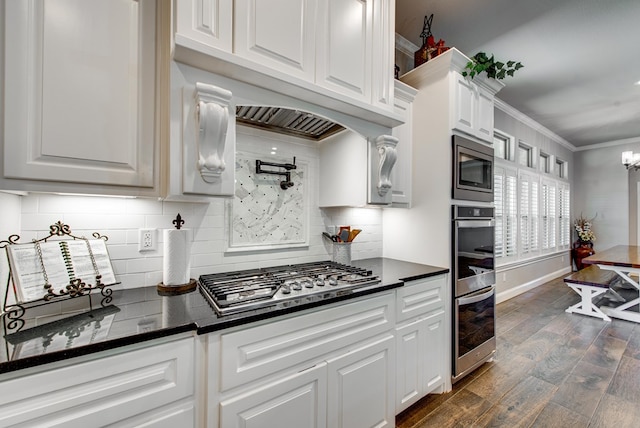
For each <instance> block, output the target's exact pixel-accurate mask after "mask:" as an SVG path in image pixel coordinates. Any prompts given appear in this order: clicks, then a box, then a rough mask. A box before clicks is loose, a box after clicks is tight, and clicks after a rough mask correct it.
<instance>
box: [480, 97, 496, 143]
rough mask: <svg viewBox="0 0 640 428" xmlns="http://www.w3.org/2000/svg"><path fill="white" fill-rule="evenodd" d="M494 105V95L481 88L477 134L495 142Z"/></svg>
mask: <svg viewBox="0 0 640 428" xmlns="http://www.w3.org/2000/svg"><path fill="white" fill-rule="evenodd" d="M493 105H494V97H493V95H491V93H489V92H487V91H485V90H483V89H482V88H479V90H478V114H477V118H478V120H477V122H478V123H477V125H476V136H477V137H478V138H481V139H483V140H485V141H488V142H493Z"/></svg>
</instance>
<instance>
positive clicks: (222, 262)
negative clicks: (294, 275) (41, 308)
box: [0, 130, 382, 293]
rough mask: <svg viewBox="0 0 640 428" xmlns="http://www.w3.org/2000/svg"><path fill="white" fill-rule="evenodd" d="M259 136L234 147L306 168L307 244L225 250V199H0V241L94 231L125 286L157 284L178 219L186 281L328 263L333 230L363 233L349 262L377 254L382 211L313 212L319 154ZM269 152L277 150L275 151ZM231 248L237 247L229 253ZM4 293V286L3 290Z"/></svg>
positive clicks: (304, 145) (0, 273) (2, 270)
mask: <svg viewBox="0 0 640 428" xmlns="http://www.w3.org/2000/svg"><path fill="white" fill-rule="evenodd" d="M256 132H258V131H255V132H254V131H253V130H250V131H246V134H247V135H249V137H245V136H242V135H240V134H239V136H238V149H242V150H244V151H249V152H253V153H256V154H262V153H264V154H265V155H270V156H271V157H272V158H273V157H274V155H275V154H274V152H275V153H277V156H280V157H282V158H284V159H289V158H290V157H291V156H296V157H298V158H299V159H301V160H302V161H303V162H305V163H306V165H307V166H308V181H307V183H308V188H309V194H308V195H307V198H306V200H307V201H308V202H307V203H308V204H309V207H308V233H309V239H308V245H305V246H301V247H293V248H284V247H283V248H268V249H255V248H251V249H250V250H246V251H228V250H229V248H228V246H229V236H230V235H229V233H230V232H229V230H230V227H231V226H230V223H231V222H230V218H229V216H230V211H229V205H230V199H225V198H211V199H210V200H209V201H208V202H193V203H188V202H169V201H159V200H154V199H127V198H112V197H93V196H62V195H52V194H35V193H34V194H29V195H25V196H19V195H13V194H3V193H0V202H1V203H2V204H1V205H2V214H1V217H2V219H1V221H0V224H1V225H2V226H0V233H2V235H0V240H5V239H7V238H8V236H9V235H10V234H18V235H20V241H19V242H20V243H28V242H30V241H31V240H32V239H33V238H42V237H44V236H47V235H48V234H49V233H48V230H49V226H50V225H51V224H54V223H56V222H58V221H62V222H63V223H65V224H67V225H69V226H70V227H71V232H72V233H73V234H74V235H77V236H87V237H89V236H91V234H92V233H93V232H100V233H101V234H103V235H106V236H108V237H109V240H108V241H107V247H108V250H109V253H110V256H111V259H112V261H113V267H114V271H115V274H116V277H117V279H118V281H120V282H121V284H122V285H121V286H122V287H124V288H135V287H140V286H151V285H156V284H158V283H159V282H161V281H162V257H163V249H162V229H167V228H172V227H173V225H172V220H173V219H174V218H175V217H176V215H177V214H178V213H180V215H181V216H182V217H183V219H185V221H186V223H185V225H184V227H185V228H191V229H193V232H194V233H193V237H194V242H193V245H192V252H191V276H192V277H198V276H199V275H201V274H204V273H212V272H223V271H232V270H240V269H248V268H255V267H262V266H275V265H279V264H291V263H303V262H309V261H319V260H327V259H330V258H331V255H332V247H331V243H330V242H328V241H327V240H326V239H323V237H322V232H323V231H325V230H330V229H329V228H330V227H331V226H341V225H351V226H352V227H354V228H358V229H362V233H361V234H360V235H359V236H358V238H357V239H356V240H355V241H354V243H353V245H352V247H353V248H352V258H353V259H354V260H357V259H364V258H369V257H381V256H382V210H381V209H378V208H323V209H321V208H319V207H318V202H317V201H318V188H319V186H320V183H319V182H318V150H317V146H316V143H313V142H307V141H305V140H300V139H296V138H294V137H282V138H278V139H277V140H276V139H270V138H265V137H262V138H261V139H259V140H258V139H257V138H251V135H253V136H254V137H255V136H256V135H257V134H256ZM274 148H276V149H275V150H274ZM142 228H151V229H158V233H157V238H158V240H159V244H158V249H157V250H154V251H145V252H140V251H138V234H139V229H142ZM234 250H235V249H234ZM2 258H3V260H2V262H1V263H0V281H2V282H1V284H6V283H7V276H8V268H7V265H6V257H5V256H3V257H2ZM2 288H3V290H2V293H4V288H5V287H4V285H3V286H2Z"/></svg>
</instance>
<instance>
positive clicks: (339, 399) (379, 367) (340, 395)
mask: <svg viewBox="0 0 640 428" xmlns="http://www.w3.org/2000/svg"><path fill="white" fill-rule="evenodd" d="M393 363H394V340H393V334H392V333H388V334H385V335H383V336H381V337H380V338H378V339H377V340H376V341H375V342H373V343H368V344H366V345H363V346H361V347H358V348H357V349H354V350H353V351H350V352H347V353H346V354H344V355H340V356H338V357H335V358H332V359H329V360H328V365H329V385H328V390H329V394H328V395H329V401H328V405H327V415H328V426H329V427H336V428H360V427H361V428H370V427H394V426H395V411H394V410H395V409H394V406H393V394H392V393H391V392H392V391H393V390H394V381H393V378H394V375H393V366H394V364H393Z"/></svg>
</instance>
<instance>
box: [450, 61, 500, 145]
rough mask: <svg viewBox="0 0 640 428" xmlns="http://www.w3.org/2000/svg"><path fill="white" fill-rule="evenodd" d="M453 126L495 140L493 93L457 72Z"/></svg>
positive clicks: (483, 138) (487, 139)
mask: <svg viewBox="0 0 640 428" xmlns="http://www.w3.org/2000/svg"><path fill="white" fill-rule="evenodd" d="M454 93H455V102H454V107H453V108H454V114H453V128H454V129H458V130H460V131H463V132H465V133H467V134H469V135H473V136H474V137H478V138H480V139H481V140H485V141H488V142H491V141H493V104H494V96H493V93H492V92H491V91H490V90H488V89H485V88H484V87H482V86H480V85H478V84H476V83H474V81H472V80H470V79H468V78H465V77H463V76H462V75H461V74H459V73H455V90H454Z"/></svg>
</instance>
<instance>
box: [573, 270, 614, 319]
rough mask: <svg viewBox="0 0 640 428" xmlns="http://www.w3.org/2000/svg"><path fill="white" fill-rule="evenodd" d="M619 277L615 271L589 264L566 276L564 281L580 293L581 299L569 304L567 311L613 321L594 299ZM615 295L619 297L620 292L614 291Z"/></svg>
mask: <svg viewBox="0 0 640 428" xmlns="http://www.w3.org/2000/svg"><path fill="white" fill-rule="evenodd" d="M618 279H619V277H618V274H616V273H615V272H614V271H610V270H602V269H600V268H599V267H598V266H596V265H589V266H587V267H586V268H584V269H581V270H579V271H578V272H575V273H573V274H571V275H570V276H568V277H566V278H565V279H564V282H565V283H567V285H568V286H569V287H571V288H572V289H573V291H575V292H576V293H578V294H579V295H580V297H581V301H580V302H579V303H576V304H575V305H573V306H569V307H568V308H567V310H566V311H565V312H567V313H570V314H571V313H576V314H582V315H588V316H591V317H596V318H602V319H603V320H605V321H611V318H609V317H608V316H607V315H606V314H605V313H603V312H602V311H601V310H600V308H598V307H597V306H596V305H595V304H594V303H593V299H594V298H596V297H598V296H600V295H601V294H604V293H606V292H607V291H609V290H610V286H611V284H612V283H614V282H616V281H618ZM611 291H613V290H611ZM614 295H616V296H617V297H619V295H618V293H615V292H614Z"/></svg>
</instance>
